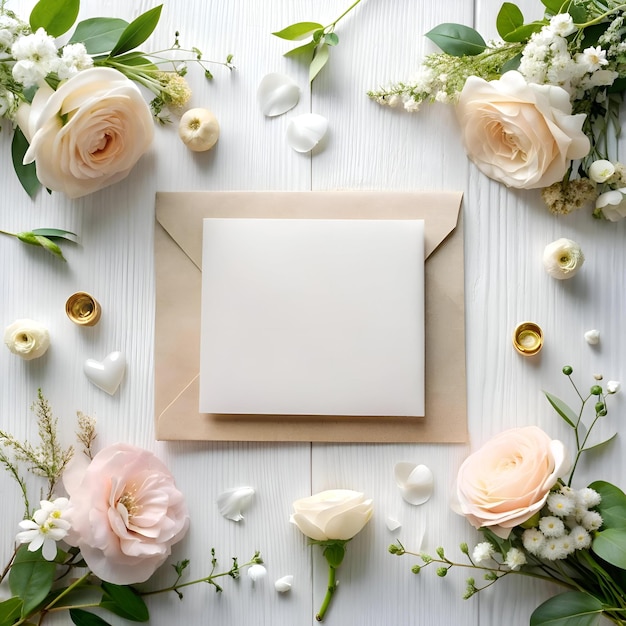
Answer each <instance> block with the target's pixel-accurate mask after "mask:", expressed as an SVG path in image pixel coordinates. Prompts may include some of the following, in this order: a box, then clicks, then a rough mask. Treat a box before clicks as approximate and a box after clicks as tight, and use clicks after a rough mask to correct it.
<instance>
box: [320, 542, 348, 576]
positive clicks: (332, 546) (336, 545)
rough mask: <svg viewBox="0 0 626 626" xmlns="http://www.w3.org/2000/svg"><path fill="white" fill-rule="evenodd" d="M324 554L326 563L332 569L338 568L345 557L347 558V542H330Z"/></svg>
mask: <svg viewBox="0 0 626 626" xmlns="http://www.w3.org/2000/svg"><path fill="white" fill-rule="evenodd" d="M323 554H324V558H325V559H326V562H327V563H328V564H329V565H330V566H331V567H334V568H335V569H336V568H338V567H339V566H340V565H341V563H342V561H343V557H344V556H346V545H345V541H337V542H329V543H328V544H327V545H326V547H325V548H324V552H323Z"/></svg>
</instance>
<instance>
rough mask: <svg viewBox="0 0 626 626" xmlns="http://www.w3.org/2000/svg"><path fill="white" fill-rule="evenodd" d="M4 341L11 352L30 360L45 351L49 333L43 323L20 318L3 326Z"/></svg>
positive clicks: (48, 344)
mask: <svg viewBox="0 0 626 626" xmlns="http://www.w3.org/2000/svg"><path fill="white" fill-rule="evenodd" d="M4 343H5V344H6V346H7V348H8V349H9V350H10V351H11V352H12V353H13V354H17V356H21V357H22V358H23V359H25V360H26V361H30V360H31V359H37V358H39V357H40V356H43V355H44V354H45V353H46V351H47V350H48V348H49V347H50V334H49V333H48V329H47V328H46V327H45V326H44V325H43V324H40V323H39V322H36V321H35V320H30V319H20V320H15V322H13V323H12V324H9V326H7V327H6V328H5V330H4Z"/></svg>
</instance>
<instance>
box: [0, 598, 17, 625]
mask: <svg viewBox="0 0 626 626" xmlns="http://www.w3.org/2000/svg"><path fill="white" fill-rule="evenodd" d="M21 614H22V600H21V598H9V599H8V600H5V601H4V602H0V626H11V624H14V623H15V622H17V620H18V619H19V617H20V615H21Z"/></svg>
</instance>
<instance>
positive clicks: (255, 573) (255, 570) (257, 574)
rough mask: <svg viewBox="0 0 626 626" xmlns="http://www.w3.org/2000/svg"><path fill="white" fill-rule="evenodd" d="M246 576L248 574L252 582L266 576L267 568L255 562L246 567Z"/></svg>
mask: <svg viewBox="0 0 626 626" xmlns="http://www.w3.org/2000/svg"><path fill="white" fill-rule="evenodd" d="M248 576H250V578H251V579H252V582H257V581H259V580H263V579H264V578H265V577H266V576H267V570H266V569H265V568H264V567H263V566H262V565H259V564H258V563H255V564H254V565H251V566H250V568H249V569H248Z"/></svg>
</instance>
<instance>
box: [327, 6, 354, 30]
mask: <svg viewBox="0 0 626 626" xmlns="http://www.w3.org/2000/svg"><path fill="white" fill-rule="evenodd" d="M359 2H361V0H356V2H353V3H352V4H351V5H350V6H349V7H348V8H347V9H346V10H345V11H344V12H343V13H342V14H341V15H340V16H339V17H338V18H337V19H336V20H335V21H334V22H331V23H330V24H329V25H328V26H327V27H326V28H335V26H336V25H337V22H339V21H340V20H342V19H343V18H344V17H345V16H346V15H348V13H350V11H352V9H354V7H355V6H356V5H357V4H359ZM326 28H325V29H324V30H326Z"/></svg>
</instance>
